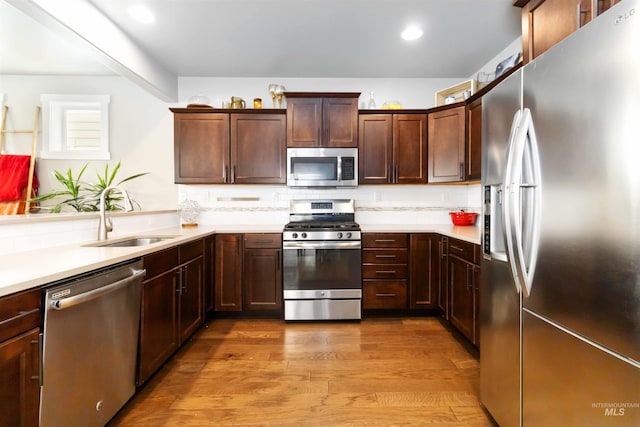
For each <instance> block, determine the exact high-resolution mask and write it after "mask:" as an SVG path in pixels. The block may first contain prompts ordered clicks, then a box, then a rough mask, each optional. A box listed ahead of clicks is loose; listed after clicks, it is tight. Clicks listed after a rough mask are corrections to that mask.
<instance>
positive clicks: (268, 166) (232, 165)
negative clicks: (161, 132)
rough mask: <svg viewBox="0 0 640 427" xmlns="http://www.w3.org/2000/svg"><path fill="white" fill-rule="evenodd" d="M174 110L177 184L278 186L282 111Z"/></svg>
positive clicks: (282, 172) (282, 170) (282, 167)
mask: <svg viewBox="0 0 640 427" xmlns="http://www.w3.org/2000/svg"><path fill="white" fill-rule="evenodd" d="M171 111H173V112H174V164H175V182H176V183H177V184H233V183H238V184H284V183H285V182H286V133H285V132H286V123H285V116H284V115H283V114H282V113H231V114H230V113H212V112H209V111H204V112H198V113H194V112H187V111H189V110H187V109H171Z"/></svg>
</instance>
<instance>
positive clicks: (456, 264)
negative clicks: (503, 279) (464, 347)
mask: <svg viewBox="0 0 640 427" xmlns="http://www.w3.org/2000/svg"><path fill="white" fill-rule="evenodd" d="M449 291H450V292H451V307H450V321H451V324H452V325H453V326H455V327H456V328H457V329H458V330H459V331H460V332H462V334H463V335H464V336H466V337H467V338H468V339H469V340H470V341H472V342H473V329H474V322H475V319H474V306H475V301H474V294H475V290H474V285H473V264H469V263H468V262H465V261H463V260H461V259H459V258H456V257H454V256H449Z"/></svg>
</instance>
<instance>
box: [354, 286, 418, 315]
mask: <svg viewBox="0 0 640 427" xmlns="http://www.w3.org/2000/svg"><path fill="white" fill-rule="evenodd" d="M362 286H363V289H362V292H363V294H362V295H363V299H362V308H364V309H365V310H366V309H406V308H407V281H406V280H384V281H379V280H364V281H363V283H362Z"/></svg>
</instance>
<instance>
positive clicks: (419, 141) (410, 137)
mask: <svg viewBox="0 0 640 427" xmlns="http://www.w3.org/2000/svg"><path fill="white" fill-rule="evenodd" d="M393 156H394V163H395V170H394V171H393V172H394V174H395V179H394V180H393V182H395V183H396V184H424V183H426V182H427V115H426V114H394V115H393Z"/></svg>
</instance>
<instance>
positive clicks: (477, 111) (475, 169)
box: [465, 98, 482, 181]
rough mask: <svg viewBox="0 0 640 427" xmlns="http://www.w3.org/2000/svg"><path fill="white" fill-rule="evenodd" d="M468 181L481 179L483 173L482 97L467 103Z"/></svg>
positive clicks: (466, 177)
mask: <svg viewBox="0 0 640 427" xmlns="http://www.w3.org/2000/svg"><path fill="white" fill-rule="evenodd" d="M465 169H466V176H465V180H466V181H477V180H480V175H481V173H482V98H478V99H476V100H475V101H473V102H471V103H470V104H469V105H467V141H466V168H465Z"/></svg>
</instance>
